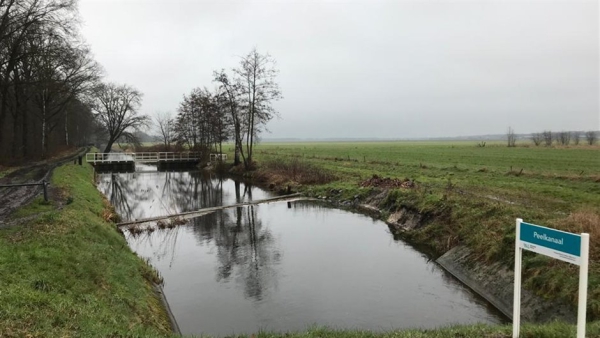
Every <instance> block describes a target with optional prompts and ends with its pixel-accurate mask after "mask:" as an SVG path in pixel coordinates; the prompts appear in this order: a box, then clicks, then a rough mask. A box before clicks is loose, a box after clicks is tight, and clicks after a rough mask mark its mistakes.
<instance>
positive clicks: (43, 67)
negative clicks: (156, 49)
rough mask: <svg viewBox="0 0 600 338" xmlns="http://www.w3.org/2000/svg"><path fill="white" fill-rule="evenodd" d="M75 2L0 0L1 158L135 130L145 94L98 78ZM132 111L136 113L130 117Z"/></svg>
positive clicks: (21, 157)
mask: <svg viewBox="0 0 600 338" xmlns="http://www.w3.org/2000/svg"><path fill="white" fill-rule="evenodd" d="M101 76H102V68H101V66H100V65H99V64H98V63H97V62H96V61H95V60H94V59H93V57H92V55H91V52H90V49H89V48H88V46H87V45H86V44H85V42H84V41H83V39H82V38H81V36H80V34H79V30H78V17H77V1H76V0H0V163H3V162H7V161H12V162H17V161H23V160H28V159H32V158H39V157H42V158H45V157H47V156H49V155H51V154H52V153H54V152H56V151H59V150H61V149H63V148H65V147H70V146H79V145H83V144H86V143H89V142H91V141H93V140H92V139H91V137H92V136H93V135H94V134H96V133H98V132H99V133H101V134H102V135H106V136H109V143H111V140H112V142H114V140H116V139H117V138H119V137H123V135H130V133H129V131H131V130H132V128H133V127H138V126H140V123H141V122H142V124H143V123H144V122H147V118H144V117H142V118H140V117H138V116H136V115H137V111H136V109H137V108H139V103H140V99H141V94H140V93H139V92H137V91H136V90H134V89H132V88H130V87H127V86H118V85H114V84H103V83H101ZM132 115H133V117H132Z"/></svg>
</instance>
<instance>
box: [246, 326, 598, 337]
mask: <svg viewBox="0 0 600 338" xmlns="http://www.w3.org/2000/svg"><path fill="white" fill-rule="evenodd" d="M575 334H576V330H575V328H574V327H573V326H572V325H565V324H561V323H551V324H547V325H543V326H542V325H523V326H522V327H521V338H565V337H575ZM282 336H283V337H286V338H449V337H452V338H510V337H512V327H511V326H508V325H505V326H489V325H469V326H455V327H448V328H441V329H436V330H401V331H389V332H383V333H379V332H370V331H355V330H332V329H327V328H314V329H311V330H308V331H306V332H298V333H289V334H284V335H282V334H278V333H260V334H257V335H256V336H255V337H256V338H275V337H282ZM586 337H588V338H594V337H600V325H598V324H597V323H595V324H589V325H588V327H587V332H586Z"/></svg>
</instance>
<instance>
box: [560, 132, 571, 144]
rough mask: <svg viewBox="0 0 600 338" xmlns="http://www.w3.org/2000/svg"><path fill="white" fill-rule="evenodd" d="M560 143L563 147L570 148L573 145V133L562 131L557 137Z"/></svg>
mask: <svg viewBox="0 0 600 338" xmlns="http://www.w3.org/2000/svg"><path fill="white" fill-rule="evenodd" d="M557 139H558V142H560V144H561V145H563V146H568V145H569V143H571V133H570V132H568V131H561V132H560V133H558V135H557Z"/></svg>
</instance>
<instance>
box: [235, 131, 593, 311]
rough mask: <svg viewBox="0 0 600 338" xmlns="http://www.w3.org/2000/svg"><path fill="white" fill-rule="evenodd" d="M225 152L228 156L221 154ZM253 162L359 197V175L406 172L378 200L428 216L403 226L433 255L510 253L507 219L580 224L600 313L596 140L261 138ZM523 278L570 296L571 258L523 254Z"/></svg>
mask: <svg viewBox="0 0 600 338" xmlns="http://www.w3.org/2000/svg"><path fill="white" fill-rule="evenodd" d="M230 156H231V155H230ZM255 160H256V161H257V162H258V165H259V167H260V165H261V163H263V164H267V163H271V162H274V161H275V162H277V161H279V162H286V161H300V162H301V163H304V164H306V165H309V166H312V167H316V168H319V170H322V171H328V172H330V173H332V174H334V175H335V176H336V177H337V179H336V180H334V181H332V182H330V183H327V184H322V185H314V184H311V185H304V186H301V187H299V189H301V190H303V191H306V192H308V193H310V194H314V195H319V196H322V195H328V194H329V191H331V189H337V190H339V189H341V190H343V193H342V194H341V196H337V198H339V199H352V198H353V197H355V196H357V195H358V196H362V197H365V196H369V194H371V190H372V189H369V188H361V187H359V182H361V181H363V180H365V179H368V178H370V177H371V176H372V175H374V174H376V175H379V176H385V177H391V178H398V179H405V178H408V179H410V180H414V181H415V182H416V185H417V188H416V189H394V190H392V191H391V192H390V193H389V194H388V196H387V198H386V199H385V200H384V201H383V202H382V203H381V204H380V205H379V208H380V209H383V210H384V212H385V211H386V210H390V211H393V210H394V209H395V208H398V207H400V206H402V207H410V208H413V209H416V210H418V211H419V212H421V213H423V214H427V215H431V216H432V219H433V220H432V221H431V222H430V224H428V226H426V227H424V228H422V229H420V230H418V231H413V232H410V233H407V234H406V235H405V236H406V237H407V239H410V240H413V241H415V242H418V243H419V244H426V245H428V246H430V247H431V248H432V249H433V250H434V251H435V252H437V253H438V254H442V253H444V252H445V251H447V250H449V249H450V248H452V247H454V246H456V245H459V244H464V245H467V246H469V247H470V248H471V249H473V250H474V252H475V254H476V255H477V257H478V259H479V260H482V261H490V262H491V261H500V262H502V263H504V264H505V265H506V266H507V267H509V268H511V267H512V264H513V262H514V236H515V235H514V232H515V225H514V224H515V218H517V217H521V218H523V219H524V220H526V221H528V222H531V223H535V224H540V225H546V226H551V227H555V228H558V229H563V230H566V231H571V232H589V233H590V236H591V243H592V244H591V250H590V252H591V253H590V255H591V256H590V257H591V265H590V279H589V302H588V309H589V312H588V313H589V314H588V316H589V318H590V319H600V265H599V263H600V262H599V261H600V147H598V146H577V147H568V148H567V147H534V146H529V145H519V146H517V147H515V148H508V147H506V146H505V144H504V143H500V142H496V143H487V144H486V146H485V147H478V146H477V143H476V142H358V143H352V142H337V143H336V142H330V143H329V142H322V143H287V144H274V143H264V144H261V145H259V146H258V147H257V148H256V156H255ZM524 267H525V269H524V283H525V285H526V287H528V288H530V289H534V290H536V292H537V293H538V294H540V295H541V296H543V297H547V298H558V299H561V300H563V301H565V302H569V303H571V304H573V305H574V304H576V300H577V299H576V298H577V297H576V294H577V285H578V284H577V282H578V278H577V277H578V274H577V268H576V267H575V266H571V265H568V264H566V263H562V262H559V261H556V260H551V259H548V258H546V257H543V256H539V255H533V254H527V255H525V259H524Z"/></svg>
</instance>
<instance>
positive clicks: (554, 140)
mask: <svg viewBox="0 0 600 338" xmlns="http://www.w3.org/2000/svg"><path fill="white" fill-rule="evenodd" d="M530 138H531V141H532V142H533V144H534V145H536V146H540V145H545V146H551V145H552V144H558V145H563V146H568V145H569V144H574V145H579V144H588V145H594V144H596V143H597V142H598V132H597V131H593V130H590V131H586V132H583V131H560V132H552V131H550V130H545V131H543V132H541V133H533V134H531V137H530Z"/></svg>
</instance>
